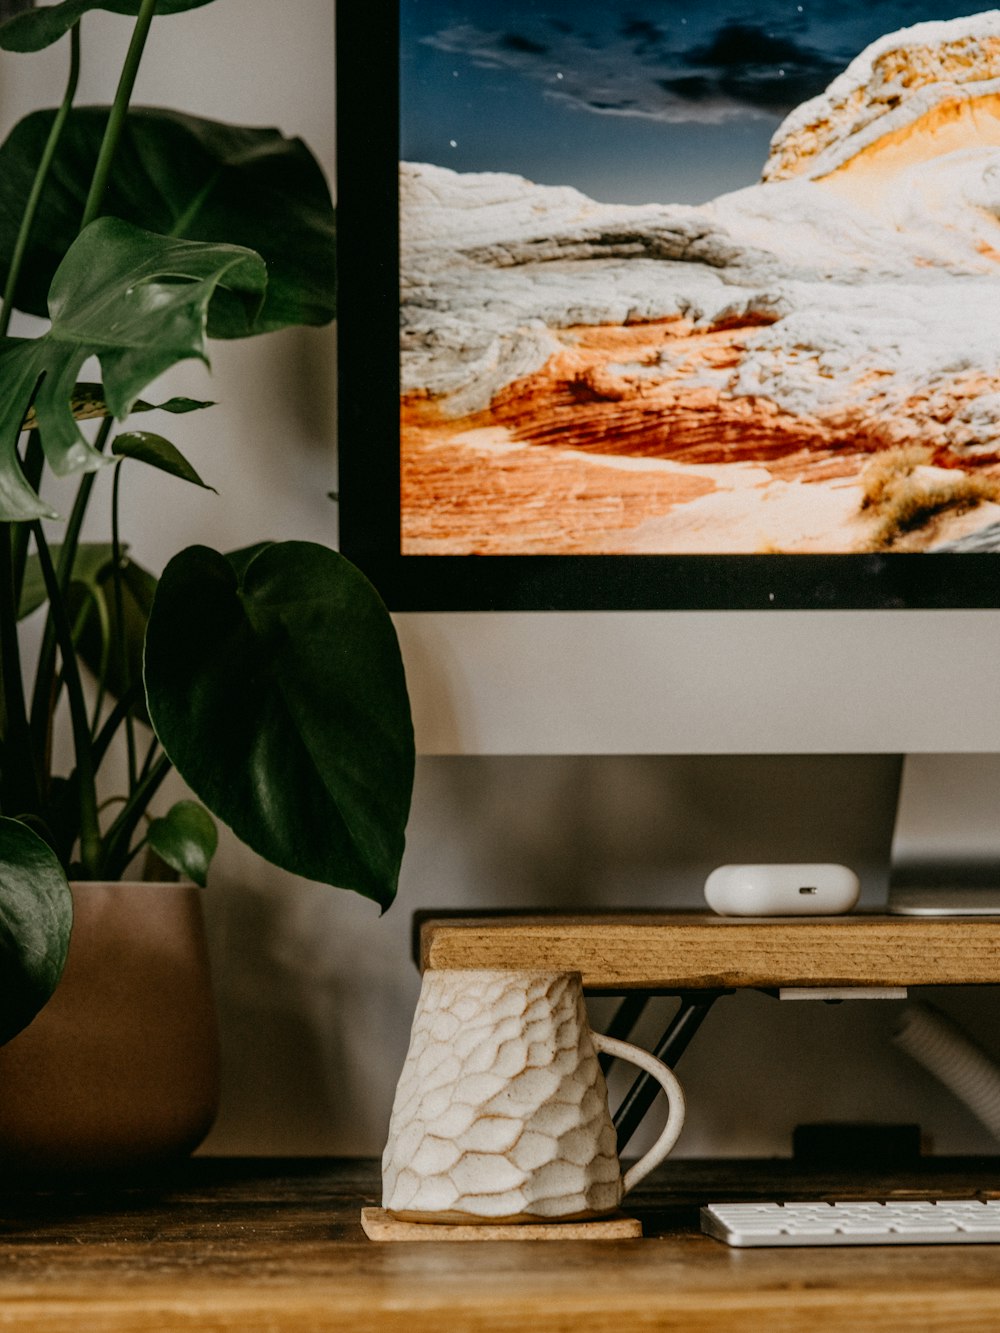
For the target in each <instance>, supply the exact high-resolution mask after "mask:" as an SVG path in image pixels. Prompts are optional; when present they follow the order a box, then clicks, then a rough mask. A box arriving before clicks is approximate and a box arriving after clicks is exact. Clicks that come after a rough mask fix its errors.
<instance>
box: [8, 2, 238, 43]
mask: <svg viewBox="0 0 1000 1333" xmlns="http://www.w3.org/2000/svg"><path fill="white" fill-rule="evenodd" d="M141 2H142V0H63V3H62V4H58V5H48V6H46V7H45V8H44V9H32V10H31V11H30V12H28V13H26V14H17V15H15V17H14V18H11V19H8V20H7V22H6V23H4V24H2V25H0V47H2V48H3V49H4V50H5V51H41V49H42V48H43V47H45V46H51V45H52V43H53V42H57V41H58V40H59V38H60V37H63V36H65V34H66V33H67V32H69V30H70V28H72V26H73V24H74V23H78V22H79V20H80V19H81V17H82V16H83V15H84V14H86V13H87V12H88V10H91V9H107V10H110V12H111V13H112V14H138V12H139V6H140V4H141ZM211 3H212V0H159V3H158V4H157V6H156V12H157V14H182V13H184V11H185V10H187V9H199V8H200V7H201V6H202V5H209V4H211Z"/></svg>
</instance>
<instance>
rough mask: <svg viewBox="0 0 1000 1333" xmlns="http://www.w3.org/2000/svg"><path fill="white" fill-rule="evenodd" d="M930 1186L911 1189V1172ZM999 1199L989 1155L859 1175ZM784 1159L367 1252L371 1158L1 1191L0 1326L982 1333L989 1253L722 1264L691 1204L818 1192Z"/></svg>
mask: <svg viewBox="0 0 1000 1333" xmlns="http://www.w3.org/2000/svg"><path fill="white" fill-rule="evenodd" d="M928 1172H929V1173H932V1174H930V1175H928V1176H927V1178H926V1179H924V1180H923V1181H921V1178H920V1176H921V1175H922V1174H924V1173H928ZM869 1183H870V1184H871V1185H873V1186H874V1185H876V1184H879V1185H880V1187H882V1188H887V1187H889V1186H893V1187H896V1188H898V1187H901V1186H902V1185H904V1184H905V1185H910V1186H915V1187H918V1188H923V1189H924V1190H928V1191H930V1192H933V1190H935V1189H936V1190H938V1191H940V1192H943V1193H945V1194H948V1193H955V1194H962V1193H968V1192H969V1191H970V1188H971V1187H972V1186H978V1187H980V1188H983V1189H984V1190H986V1191H987V1192H991V1193H1000V1161H997V1160H995V1159H981V1160H979V1161H971V1160H969V1161H963V1162H951V1163H947V1162H939V1163H932V1164H929V1165H927V1166H925V1167H923V1168H921V1172H920V1173H917V1174H910V1175H908V1176H906V1177H905V1178H904V1177H902V1176H898V1175H897V1176H896V1177H895V1178H894V1179H893V1180H892V1181H883V1182H869ZM830 1191H832V1192H833V1193H835V1194H838V1195H839V1196H841V1197H842V1196H843V1193H844V1181H843V1180H840V1181H839V1182H838V1181H837V1180H836V1179H835V1178H831V1177H820V1176H817V1175H815V1174H813V1175H810V1176H809V1177H808V1178H805V1179H804V1178H803V1177H802V1176H801V1175H798V1176H797V1175H796V1171H795V1169H794V1167H793V1166H792V1164H791V1163H748V1162H732V1163H725V1162H715V1163H697V1162H685V1161H682V1160H681V1161H674V1162H668V1163H666V1165H665V1167H664V1168H661V1170H660V1171H659V1172H658V1173H657V1174H656V1183H655V1185H654V1186H653V1187H652V1188H650V1189H646V1190H644V1192H643V1193H642V1194H641V1195H637V1196H636V1199H635V1206H634V1208H633V1209H632V1211H634V1212H635V1213H636V1214H638V1215H639V1216H641V1217H642V1219H643V1223H644V1226H645V1229H646V1239H643V1240H638V1241H614V1242H578V1243H573V1242H546V1243H545V1244H536V1245H532V1244H530V1243H527V1242H499V1243H496V1244H482V1245H467V1244H465V1245H462V1244H453V1245H448V1244H443V1243H442V1244H438V1243H421V1244H387V1245H377V1244H373V1243H372V1242H370V1241H368V1240H366V1239H365V1237H364V1235H363V1234H362V1231H361V1228H360V1225H359V1220H358V1219H359V1211H360V1208H361V1207H362V1205H364V1204H371V1203H375V1202H377V1195H378V1175H377V1167H376V1165H375V1164H374V1163H372V1162H350V1161H347V1162H334V1161H285V1162H270V1161H257V1162H254V1161H211V1160H200V1161H199V1160H196V1161H194V1162H192V1163H190V1164H189V1165H187V1166H184V1167H182V1168H179V1169H177V1170H176V1171H175V1172H173V1173H171V1176H170V1178H169V1179H166V1180H162V1181H159V1182H157V1181H149V1182H146V1183H145V1184H135V1185H133V1186H131V1187H121V1188H119V1189H117V1190H114V1189H111V1188H105V1189H104V1190H93V1189H89V1190H88V1189H82V1188H80V1189H76V1190H67V1189H65V1188H64V1189H62V1190H30V1189H17V1188H9V1187H5V1190H4V1195H3V1202H2V1204H0V1230H2V1236H3V1239H2V1245H0V1328H3V1329H15V1330H33V1331H34V1333H66V1331H67V1330H73V1331H74V1333H81V1331H85V1333H91V1331H93V1333H123V1331H124V1330H128V1331H129V1333H183V1331H184V1330H195V1329H197V1330H209V1331H210V1333H265V1331H266V1333H327V1331H328V1330H334V1329H336V1330H351V1333H404V1331H405V1333H424V1330H427V1331H428V1333H430V1331H431V1330H433V1333H453V1331H461V1333H528V1331H529V1330H530V1331H531V1333H534V1330H539V1333H545V1331H546V1330H560V1331H561V1333H606V1331H608V1330H614V1333H632V1330H652V1329H672V1330H683V1331H684V1333H710V1331H711V1333H743V1331H744V1330H745V1331H746V1333H792V1331H793V1330H794V1333H829V1331H830V1330H844V1331H845V1333H847V1331H849V1333H897V1331H899V1330H913V1331H914V1333H916V1331H919V1333H938V1331H940V1333H969V1331H970V1330H983V1331H985V1330H990V1333H993V1330H995V1329H997V1328H998V1327H1000V1246H993V1245H981V1246H906V1247H885V1248H877V1247H871V1248H845V1249H803V1250H770V1251H768V1250H756V1251H736V1250H731V1249H729V1248H727V1247H726V1246H724V1245H722V1244H720V1243H719V1242H717V1241H713V1240H709V1239H708V1238H707V1237H704V1236H702V1235H700V1234H699V1233H698V1231H697V1220H696V1219H697V1205H698V1204H699V1203H700V1202H704V1201H705V1200H707V1199H708V1198H713V1197H714V1198H719V1197H728V1198H738V1197H741V1196H742V1197H763V1196H767V1195H771V1196H773V1197H778V1198H781V1197H790V1196H792V1197H807V1196H809V1197H819V1196H821V1195H823V1194H824V1193H827V1192H830Z"/></svg>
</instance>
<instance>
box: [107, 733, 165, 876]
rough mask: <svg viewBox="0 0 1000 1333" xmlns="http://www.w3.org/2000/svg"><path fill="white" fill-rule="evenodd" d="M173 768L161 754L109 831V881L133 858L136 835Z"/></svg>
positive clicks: (118, 874)
mask: <svg viewBox="0 0 1000 1333" xmlns="http://www.w3.org/2000/svg"><path fill="white" fill-rule="evenodd" d="M172 767H173V765H172V764H171V762H170V760H169V759H168V758H167V756H166V755H165V754H161V755H160V757H159V759H157V761H156V763H155V764H153V766H152V768H151V769H150V770H149V772H148V773H147V774H146V776H145V777H144V778H142V779H141V780H140V782H139V785H138V786H137V787H136V788H135V789H134V790H133V791H132V793H131V795H130V796H129V798H128V801H127V803H126V804H125V806H124V807H123V809H122V810H121V811H120V812H119V814H118V817H117V818H116V819H115V822H114V823H113V824H112V825H111V827H110V828H109V829H108V832H107V837H106V838H105V842H104V845H105V854H104V866H103V874H105V875H106V876H107V877H108V878H109V879H117V878H118V877H119V876H120V875H121V873H122V871H123V870H124V869H125V867H126V866H127V865H128V863H129V861H130V860H131V859H132V855H133V853H132V852H130V851H128V845H129V842H130V841H131V838H132V834H133V833H134V832H135V830H136V827H137V825H138V823H139V820H140V819H141V818H142V817H143V815H144V814H145V813H146V809H147V807H148V805H149V803H150V801H151V800H152V799H153V797H154V796H155V795H156V793H157V791H158V790H159V787H160V784H161V783H162V782H163V779H164V778H165V777H166V776H167V774H168V773H169V772H170V770H171V768H172Z"/></svg>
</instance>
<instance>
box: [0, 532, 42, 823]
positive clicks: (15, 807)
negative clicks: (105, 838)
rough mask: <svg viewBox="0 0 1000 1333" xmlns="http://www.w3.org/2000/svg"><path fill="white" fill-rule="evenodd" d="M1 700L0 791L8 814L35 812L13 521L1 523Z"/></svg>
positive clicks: (35, 779)
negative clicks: (0, 752) (0, 765)
mask: <svg viewBox="0 0 1000 1333" xmlns="http://www.w3.org/2000/svg"><path fill="white" fill-rule="evenodd" d="M0 700H2V710H3V711H2V717H0V724H2V728H3V730H2V736H3V772H2V774H0V780H2V781H0V792H2V798H3V807H4V809H5V811H6V812H7V813H8V814H22V813H24V812H26V811H32V810H34V811H37V810H38V808H39V805H40V801H39V792H38V774H37V770H36V768H35V763H34V760H33V758H32V750H31V732H30V730H29V728H28V713H27V706H26V704H25V698H24V678H23V676H22V674H21V650H20V645H19V643H18V632H17V601H16V596H15V589H14V531H13V524H11V523H3V524H0Z"/></svg>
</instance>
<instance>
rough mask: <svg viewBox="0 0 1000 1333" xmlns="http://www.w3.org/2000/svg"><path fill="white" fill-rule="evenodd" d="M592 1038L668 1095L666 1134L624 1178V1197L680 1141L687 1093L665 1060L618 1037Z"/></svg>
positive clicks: (598, 1034)
mask: <svg viewBox="0 0 1000 1333" xmlns="http://www.w3.org/2000/svg"><path fill="white" fill-rule="evenodd" d="M591 1036H592V1038H593V1041H594V1046H595V1048H596V1049H597V1050H598V1051H606V1052H607V1054H608V1055H613V1056H614V1057H615V1059H617V1060H628V1061H629V1062H630V1063H631V1064H634V1065H638V1066H639V1068H640V1069H644V1070H645V1071H646V1073H647V1074H652V1076H653V1078H655V1079H656V1081H657V1083H659V1085H660V1087H661V1088H662V1089H663V1091H664V1092H665V1093H666V1094H667V1106H668V1107H669V1110H668V1111H667V1123H666V1124H665V1125H664V1126H663V1132H662V1133H661V1134H660V1137H659V1138H658V1139H657V1140H656V1142H655V1143H654V1144H653V1146H652V1148H650V1150H649V1152H647V1153H646V1155H645V1156H644V1157H640V1158H639V1160H638V1161H637V1162H635V1163H633V1165H632V1166H630V1167H629V1169H628V1170H627V1171H626V1172H625V1175H624V1176H623V1177H622V1193H623V1194H627V1193H628V1192H629V1190H630V1189H633V1188H634V1187H635V1186H636V1185H638V1183H639V1181H640V1180H644V1179H645V1177H646V1176H648V1175H649V1173H650V1171H652V1170H653V1169H654V1167H657V1166H659V1165H660V1163H661V1162H662V1161H663V1159H664V1158H665V1157H666V1155H667V1153H669V1152H670V1149H671V1148H672V1147H673V1146H674V1144H675V1143H676V1142H677V1140H678V1138H679V1137H680V1132H681V1130H682V1129H683V1128H684V1089H683V1088H682V1087H681V1085H680V1084H679V1083H678V1081H677V1075H676V1074H675V1073H674V1071H673V1070H672V1069H670V1068H668V1067H667V1066H666V1065H665V1064H664V1063H663V1061H662V1060H657V1058H656V1056H655V1055H650V1053H649V1051H644V1050H643V1049H642V1047H641V1046H633V1045H632V1043H631V1042H630V1041H619V1040H618V1038H617V1037H606V1036H605V1035H604V1033H603V1032H592V1033H591Z"/></svg>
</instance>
